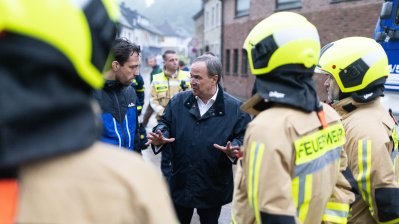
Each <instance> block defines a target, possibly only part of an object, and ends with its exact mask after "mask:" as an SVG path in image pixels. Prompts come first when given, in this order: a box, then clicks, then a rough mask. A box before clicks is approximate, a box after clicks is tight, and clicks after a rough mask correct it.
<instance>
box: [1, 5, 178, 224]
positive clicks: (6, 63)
mask: <svg viewBox="0 0 399 224" xmlns="http://www.w3.org/2000/svg"><path fill="white" fill-rule="evenodd" d="M84 3H85V4H78V3H77V1H69V0H57V1H44V0H36V1H25V0H13V1H0V11H1V16H0V95H1V96H2V97H0V105H1V106H0V107H1V113H0V136H1V137H0V151H1V153H0V223H2V224H9V223H10V224H11V223H53V224H58V223H152V224H156V223H177V219H176V216H175V214H174V210H173V208H172V203H171V201H170V198H169V196H168V191H167V187H166V185H165V183H164V181H163V179H162V176H161V175H160V174H159V173H158V172H157V171H156V170H155V169H154V168H153V167H151V166H150V165H148V164H146V163H145V162H144V161H143V160H142V158H141V157H140V156H138V155H137V154H136V153H132V152H129V151H128V150H117V148H116V147H115V146H113V145H109V144H104V143H101V142H99V141H98V138H99V137H100V134H101V125H100V123H101V121H100V118H99V117H100V115H99V113H100V112H99V106H98V104H97V102H96V101H95V100H93V98H92V90H93V89H99V88H101V87H102V86H103V83H104V78H103V75H102V71H104V68H105V70H107V69H108V67H107V66H105V65H106V64H108V63H106V62H107V61H109V62H112V61H113V59H112V56H111V55H112V54H110V50H111V46H112V42H113V40H114V39H115V36H116V34H117V25H116V23H117V21H118V14H119V12H118V11H119V10H118V8H119V7H118V5H117V4H116V2H114V1H111V0H102V1H100V0H88V1H84ZM49 18H51V19H49ZM107 58H109V59H110V60H107ZM126 81H127V80H126ZM155 201H156V203H157V209H154V202H155Z"/></svg>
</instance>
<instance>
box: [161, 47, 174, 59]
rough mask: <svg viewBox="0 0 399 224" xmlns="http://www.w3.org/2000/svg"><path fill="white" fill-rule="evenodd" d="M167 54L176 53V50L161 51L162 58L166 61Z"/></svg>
mask: <svg viewBox="0 0 399 224" xmlns="http://www.w3.org/2000/svg"><path fill="white" fill-rule="evenodd" d="M168 54H176V51H174V50H166V51H165V52H164V53H163V55H162V59H163V60H164V61H166V55H168Z"/></svg>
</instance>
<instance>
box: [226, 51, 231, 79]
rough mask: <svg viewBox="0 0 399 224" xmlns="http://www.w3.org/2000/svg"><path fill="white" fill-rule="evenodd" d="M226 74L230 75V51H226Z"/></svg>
mask: <svg viewBox="0 0 399 224" xmlns="http://www.w3.org/2000/svg"><path fill="white" fill-rule="evenodd" d="M226 73H227V74H229V73H230V49H227V50H226Z"/></svg>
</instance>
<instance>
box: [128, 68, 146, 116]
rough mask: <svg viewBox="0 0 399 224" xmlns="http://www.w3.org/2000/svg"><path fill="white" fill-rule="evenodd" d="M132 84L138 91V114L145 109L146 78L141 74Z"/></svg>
mask: <svg viewBox="0 0 399 224" xmlns="http://www.w3.org/2000/svg"><path fill="white" fill-rule="evenodd" d="M131 86H132V87H133V89H134V91H135V92H136V96H137V115H138V116H140V115H141V111H142V110H143V105H144V96H145V92H144V91H145V89H144V79H143V77H142V76H141V75H140V74H139V75H138V76H137V77H136V78H135V79H133V81H132V84H131Z"/></svg>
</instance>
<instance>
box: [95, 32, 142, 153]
mask: <svg viewBox="0 0 399 224" xmlns="http://www.w3.org/2000/svg"><path fill="white" fill-rule="evenodd" d="M112 51H113V53H114V55H115V60H113V61H112V62H111V68H110V70H109V71H107V72H106V74H105V79H106V81H105V86H104V88H103V89H101V90H97V91H95V92H94V98H95V99H97V101H98V102H99V103H100V107H101V111H102V115H101V116H102V121H103V134H102V136H101V141H103V142H106V143H110V144H113V145H117V146H118V147H119V148H121V147H124V148H127V149H129V150H132V151H136V152H138V153H141V148H140V144H139V143H140V140H139V130H138V129H139V124H138V112H137V106H138V99H137V95H136V93H135V90H134V89H133V87H132V86H131V83H132V81H133V79H135V78H136V77H137V75H138V74H139V65H140V47H139V46H138V45H136V44H133V43H130V42H129V41H128V40H127V39H123V38H118V39H116V40H115V41H114V45H113V48H112Z"/></svg>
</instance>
